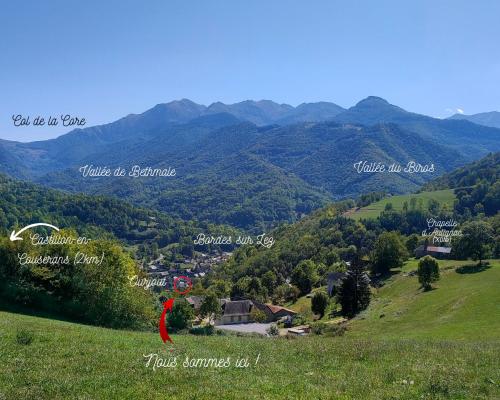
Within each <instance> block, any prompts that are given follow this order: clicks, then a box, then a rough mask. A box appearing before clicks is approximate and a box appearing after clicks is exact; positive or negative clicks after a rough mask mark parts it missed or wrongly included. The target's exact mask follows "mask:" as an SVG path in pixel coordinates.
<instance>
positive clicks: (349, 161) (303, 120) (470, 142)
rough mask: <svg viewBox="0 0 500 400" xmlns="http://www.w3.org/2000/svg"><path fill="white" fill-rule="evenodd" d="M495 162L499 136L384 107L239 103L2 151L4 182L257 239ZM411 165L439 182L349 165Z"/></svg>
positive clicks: (377, 103) (371, 101)
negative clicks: (325, 210) (10, 179)
mask: <svg viewBox="0 0 500 400" xmlns="http://www.w3.org/2000/svg"><path fill="white" fill-rule="evenodd" d="M498 150H500V129H496V128H492V127H486V126H481V125H477V124H474V123H472V122H470V121H466V120H455V119H449V120H440V119H436V118H431V117H428V116H424V115H420V114H415V113H411V112H408V111H405V110H404V109H402V108H400V107H397V106H395V105H392V104H390V103H388V102H387V101H386V100H384V99H381V98H379V97H374V96H371V97H368V98H366V99H364V100H362V101H360V102H359V103H358V104H356V105H355V106H353V107H351V108H349V109H347V110H345V109H343V108H342V107H340V106H337V105H335V104H333V103H326V102H321V103H308V104H301V105H300V106H297V107H292V106H290V105H286V104H277V103H274V102H272V101H267V100H262V101H244V102H241V103H236V104H232V105H227V104H223V103H213V104H212V105H210V106H208V107H206V106H203V105H199V104H196V103H194V102H192V101H190V100H186V99H183V100H179V101H173V102H170V103H167V104H158V105H156V106H155V107H153V108H151V109H150V110H147V111H145V112H144V113H142V114H131V115H128V116H126V117H124V118H121V119H119V120H117V121H115V122H112V123H110V124H106V125H101V126H95V127H89V128H85V129H76V130H73V131H71V132H69V133H68V134H66V135H63V136H60V137H58V138H56V139H52V140H46V141H39V142H32V143H19V142H12V141H0V171H2V172H5V173H7V174H9V175H12V176H15V177H18V178H22V179H29V180H34V181H37V182H39V183H42V184H44V185H48V186H51V187H54V188H59V189H64V190H68V191H76V192H86V193H90V194H106V195H112V196H117V197H120V198H125V199H127V200H129V201H131V202H133V203H135V204H136V205H140V206H146V207H150V208H153V209H158V210H161V211H164V212H167V213H169V214H170V215H172V216H174V217H180V218H183V219H186V220H191V219H196V220H201V221H206V222H213V223H217V224H229V225H233V226H236V227H239V228H243V229H246V230H248V231H255V232H258V231H262V230H264V229H267V228H269V227H272V226H274V225H276V224H277V223H281V222H294V221H296V220H297V219H300V218H301V217H302V216H303V215H305V214H307V213H309V212H310V211H312V210H313V209H315V208H318V207H320V206H323V205H324V204H326V203H328V202H330V201H332V200H333V199H338V198H344V197H355V196H357V195H359V194H360V193H366V192H369V191H387V192H390V193H404V192H409V191H414V190H416V189H417V188H418V187H419V186H420V185H422V184H424V183H425V182H426V181H428V180H430V179H432V178H435V177H437V176H439V175H441V174H443V173H445V172H447V171H450V170H451V169H453V168H455V167H458V166H460V165H464V164H465V163H466V162H468V161H472V160H475V159H477V158H479V157H481V156H483V155H485V154H487V153H488V152H492V151H498ZM359 161H366V162H368V163H370V162H375V163H384V164H385V165H387V166H388V165H390V164H392V163H398V164H401V165H402V166H405V165H406V163H407V162H409V161H415V162H418V163H420V164H429V165H430V164H434V172H433V173H422V174H419V173H415V174H408V173H404V172H400V173H358V172H356V170H355V169H354V167H353V165H354V163H356V162H359ZM90 164H92V165H94V166H107V167H110V168H114V167H118V166H121V167H125V168H127V167H128V168H130V167H131V166H132V165H136V164H137V165H140V166H142V167H146V166H150V167H152V168H168V167H173V168H175V169H176V176H175V177H172V178H141V179H134V178H129V177H116V178H115V177H106V178H83V177H82V175H81V174H80V173H79V172H78V169H79V167H80V166H83V165H90Z"/></svg>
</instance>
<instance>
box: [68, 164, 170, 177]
mask: <svg viewBox="0 0 500 400" xmlns="http://www.w3.org/2000/svg"><path fill="white" fill-rule="evenodd" d="M78 170H79V171H80V173H81V174H82V177H84V178H102V177H110V176H129V177H131V178H139V177H141V178H142V177H172V176H175V174H176V172H175V168H172V167H168V168H151V167H144V168H141V166H140V165H134V166H132V167H131V168H130V170H127V169H126V168H122V167H116V168H110V167H107V166H104V167H101V166H94V165H92V164H90V165H88V164H87V165H84V166H82V167H80V168H79V169H78Z"/></svg>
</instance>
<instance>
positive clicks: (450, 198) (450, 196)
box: [348, 189, 455, 220]
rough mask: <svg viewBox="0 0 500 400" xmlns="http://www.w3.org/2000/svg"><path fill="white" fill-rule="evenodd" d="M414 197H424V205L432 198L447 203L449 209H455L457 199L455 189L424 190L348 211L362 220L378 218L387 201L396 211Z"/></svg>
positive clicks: (442, 203) (355, 217)
mask: <svg viewBox="0 0 500 400" xmlns="http://www.w3.org/2000/svg"><path fill="white" fill-rule="evenodd" d="M412 198H416V199H417V201H418V199H422V201H423V203H424V206H425V207H426V206H427V203H428V201H429V200H430V199H433V200H436V201H438V202H439V203H440V204H441V206H443V205H445V204H446V206H447V207H448V209H450V210H451V209H453V202H454V200H455V194H454V193H453V189H446V190H436V191H434V192H422V193H416V194H405V195H401V196H391V197H387V198H385V199H382V200H380V201H377V202H375V203H373V204H370V205H368V206H366V207H362V208H360V209H359V210H357V211H354V212H352V213H348V215H349V216H350V217H351V218H353V219H355V220H360V219H362V218H364V219H369V218H377V217H378V216H379V215H380V213H381V212H382V211H384V209H385V206H386V204H387V203H392V207H393V208H394V210H396V211H401V210H402V209H403V204H404V202H405V201H406V202H407V203H408V205H410V200H411V199H412Z"/></svg>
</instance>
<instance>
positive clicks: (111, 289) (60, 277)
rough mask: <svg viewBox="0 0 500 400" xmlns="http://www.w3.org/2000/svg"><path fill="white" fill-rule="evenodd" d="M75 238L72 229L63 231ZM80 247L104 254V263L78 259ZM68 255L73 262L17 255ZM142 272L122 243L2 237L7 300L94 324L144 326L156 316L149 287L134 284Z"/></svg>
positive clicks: (0, 287) (0, 262) (1, 277)
mask: <svg viewBox="0 0 500 400" xmlns="http://www.w3.org/2000/svg"><path fill="white" fill-rule="evenodd" d="M60 234H61V235H63V236H70V237H76V235H75V233H73V232H69V231H68V232H64V231H61V232H60ZM78 252H81V253H82V252H83V253H85V254H86V255H87V256H95V257H97V258H99V259H100V258H101V257H102V263H101V264H99V265H98V264H96V263H75V262H74V260H75V257H76V255H77V253H78ZM23 253H26V254H27V255H29V256H30V257H36V256H42V257H45V256H52V257H54V256H58V257H62V258H65V257H68V259H69V260H70V262H69V263H65V262H62V261H61V262H59V261H57V262H54V263H50V264H47V263H45V264H26V265H21V263H20V262H19V259H18V254H23ZM137 274H139V271H138V269H137V267H136V264H135V262H134V260H132V258H131V257H130V256H129V255H128V254H127V253H126V252H124V251H123V249H122V248H121V246H120V245H119V244H117V243H114V242H111V241H104V240H95V241H91V242H90V243H89V244H87V245H77V244H64V245H45V246H33V245H32V244H31V243H30V241H29V240H28V239H25V240H23V241H19V242H14V243H12V242H10V241H8V240H7V239H4V240H0V294H1V295H2V297H3V298H4V299H6V300H7V301H8V302H13V303H17V304H20V305H23V306H27V307H30V308H32V309H43V310H45V311H49V312H53V313H55V314H62V315H65V316H67V317H70V318H76V319H79V320H82V321H84V322H88V323H91V324H95V325H101V326H108V327H114V328H133V329H140V328H146V327H152V326H153V324H154V323H155V320H156V317H157V315H156V313H155V311H154V301H153V297H152V295H151V294H150V292H149V291H146V290H144V289H143V288H140V287H137V286H131V285H130V279H129V278H130V277H132V276H133V275H137Z"/></svg>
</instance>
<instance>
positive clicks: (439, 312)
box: [0, 260, 500, 400]
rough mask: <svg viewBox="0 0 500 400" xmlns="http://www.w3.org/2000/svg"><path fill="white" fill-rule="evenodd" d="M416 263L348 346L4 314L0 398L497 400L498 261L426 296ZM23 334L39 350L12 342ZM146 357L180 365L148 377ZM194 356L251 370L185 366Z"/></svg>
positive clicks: (354, 328)
mask: <svg viewBox="0 0 500 400" xmlns="http://www.w3.org/2000/svg"><path fill="white" fill-rule="evenodd" d="M415 265H416V264H415V261H413V260H412V261H410V262H409V263H408V264H407V265H406V266H405V268H404V271H403V273H402V274H399V275H398V276H395V277H394V278H393V279H392V280H391V281H390V282H388V283H387V284H386V285H385V286H384V287H383V288H381V289H380V290H379V292H378V294H377V297H376V299H375V300H374V302H373V304H372V305H371V306H370V308H369V309H368V310H367V311H366V312H365V313H364V315H362V316H361V317H359V318H357V319H356V320H355V321H353V322H352V323H351V326H350V331H349V332H348V334H347V335H346V336H344V337H318V336H310V337H304V338H297V339H285V338H279V339H269V338H254V337H237V336H212V337H202V336H189V335H175V336H174V337H173V340H174V346H173V348H172V347H171V346H170V345H164V344H163V343H162V342H161V340H160V338H159V336H158V334H156V333H143V332H130V331H117V330H111V329H104V328H97V327H90V326H85V325H79V324H74V323H69V322H63V321H57V320H51V319H45V318H39V317H33V316H25V315H20V314H14V313H9V312H0V356H1V363H0V399H2V400H4V399H6V400H10V399H16V400H17V399H28V398H29V399H33V398H36V399H67V398H72V399H104V398H105V399H148V400H150V399H236V398H238V399H416V398H424V399H454V400H455V399H498V398H499V397H500V370H499V369H498V365H499V363H500V351H499V350H500V341H499V338H500V319H499V318H498V316H499V311H500V310H499V305H500V301H499V300H500V298H499V292H498V290H497V289H498V283H499V281H500V262H499V261H498V260H497V261H495V262H492V266H491V268H489V269H486V270H483V271H481V272H476V273H464V274H460V273H458V272H457V271H456V270H455V269H453V268H449V267H455V266H457V265H459V263H458V262H447V263H444V264H443V265H444V267H445V268H448V269H444V270H443V271H442V279H441V281H439V282H438V283H436V284H435V286H436V289H435V290H433V291H431V292H427V293H422V292H420V291H419V290H418V283H417V281H416V277H414V276H404V274H407V273H408V272H409V271H411V270H412V269H413V268H414V267H415ZM469 272H470V271H469ZM382 313H383V314H385V316H384V317H382V318H380V315H381V314H382ZM22 330H25V331H28V332H31V333H33V342H32V343H31V344H28V345H23V344H20V343H19V341H18V340H17V339H16V335H17V334H18V333H19V332H20V331H22ZM457 339H460V340H457ZM150 353H158V354H159V355H160V356H161V357H162V358H165V359H168V358H169V357H176V356H177V357H178V365H177V367H175V368H158V369H157V370H156V371H154V370H153V369H152V368H151V367H149V368H146V366H145V358H144V355H145V354H150ZM259 354H260V356H259ZM186 357H189V358H190V359H192V358H227V357H231V360H232V362H233V364H234V360H235V359H237V358H239V357H248V359H249V361H250V365H249V366H248V368H235V367H234V365H232V366H231V367H228V368H184V367H183V366H182V363H183V361H184V360H185V359H186ZM257 358H258V360H259V361H258V362H257V363H255V362H256V360H257Z"/></svg>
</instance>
